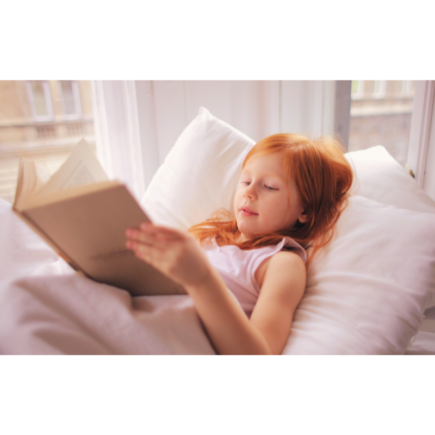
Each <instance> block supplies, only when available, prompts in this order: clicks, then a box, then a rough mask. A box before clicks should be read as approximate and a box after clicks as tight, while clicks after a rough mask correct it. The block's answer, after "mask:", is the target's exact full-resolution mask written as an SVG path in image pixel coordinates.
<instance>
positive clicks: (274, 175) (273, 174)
mask: <svg viewBox="0 0 435 435" xmlns="http://www.w3.org/2000/svg"><path fill="white" fill-rule="evenodd" d="M243 172H248V173H249V174H251V172H250V171H249V170H248V169H243V170H242V174H243ZM270 176H272V177H276V178H278V179H279V180H282V181H284V182H285V179H284V178H282V177H281V176H280V175H277V174H276V173H274V172H267V173H266V174H264V177H270Z"/></svg>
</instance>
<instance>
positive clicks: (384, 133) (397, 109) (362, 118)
mask: <svg viewBox="0 0 435 435" xmlns="http://www.w3.org/2000/svg"><path fill="white" fill-rule="evenodd" d="M354 86H355V88H358V85H354V83H352V88H353V89H355V88H354ZM413 100H414V82H413V81H409V80H408V81H400V80H385V81H384V80H372V81H370V80H366V81H364V88H363V90H362V94H361V95H359V98H355V96H354V92H352V102H351V109H350V115H351V118H350V129H349V151H356V150H360V149H365V148H369V147H372V146H375V145H383V146H384V147H385V148H386V149H387V150H388V152H389V153H390V154H391V155H392V156H393V157H394V158H395V159H396V160H397V161H398V162H399V163H400V164H402V165H405V164H406V159H407V156H408V142H409V132H410V127H411V116H412V104H413Z"/></svg>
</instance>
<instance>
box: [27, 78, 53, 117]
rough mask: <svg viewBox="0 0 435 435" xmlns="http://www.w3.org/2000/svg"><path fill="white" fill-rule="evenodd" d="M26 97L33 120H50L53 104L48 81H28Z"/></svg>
mask: <svg viewBox="0 0 435 435" xmlns="http://www.w3.org/2000/svg"><path fill="white" fill-rule="evenodd" d="M26 88H27V98H28V100H29V106H30V112H31V114H32V117H33V120H34V121H51V120H52V119H53V105H52V102H51V93H50V86H49V83H48V81H29V82H27V83H26Z"/></svg>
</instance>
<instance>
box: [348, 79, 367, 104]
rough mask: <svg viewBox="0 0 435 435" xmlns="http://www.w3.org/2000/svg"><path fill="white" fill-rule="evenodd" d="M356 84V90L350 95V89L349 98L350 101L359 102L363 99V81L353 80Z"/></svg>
mask: <svg viewBox="0 0 435 435" xmlns="http://www.w3.org/2000/svg"><path fill="white" fill-rule="evenodd" d="M353 81H355V82H356V83H357V86H358V87H357V90H356V92H355V93H352V88H351V91H350V98H351V99H352V100H361V99H362V98H363V97H364V80H353Z"/></svg>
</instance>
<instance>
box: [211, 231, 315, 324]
mask: <svg viewBox="0 0 435 435" xmlns="http://www.w3.org/2000/svg"><path fill="white" fill-rule="evenodd" d="M284 246H285V247H286V248H290V250H291V251H293V252H295V253H296V254H298V255H299V256H300V257H301V258H302V260H303V261H304V262H306V261H307V254H306V252H305V249H304V248H303V247H302V246H301V245H299V243H297V242H295V241H294V240H293V239H291V238H290V237H284V238H283V239H282V241H281V242H280V243H278V244H277V245H274V246H265V247H263V248H257V249H250V250H246V251H244V250H242V249H240V248H239V247H238V246H235V245H225V246H219V245H218V244H217V243H216V241H215V239H213V240H212V241H211V242H210V241H208V242H205V244H204V245H203V249H204V252H205V254H206V255H207V258H208V259H209V261H210V263H211V264H212V265H213V266H214V267H215V269H216V270H217V271H218V272H219V273H220V275H221V276H222V278H223V280H224V281H225V284H226V285H227V287H228V289H229V290H230V291H231V293H232V294H233V295H234V296H235V297H236V299H237V300H238V301H239V304H240V305H241V307H242V308H243V311H245V313H246V315H247V316H248V317H250V316H251V314H252V311H253V309H254V307H255V304H256V302H257V299H258V295H259V294H260V286H259V285H258V283H257V280H256V279H255V271H256V270H257V268H258V267H259V266H260V264H261V263H262V262H263V261H264V260H266V259H267V258H269V257H271V256H272V255H274V254H276V253H277V252H279V251H281V250H282V249H283V248H284Z"/></svg>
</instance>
